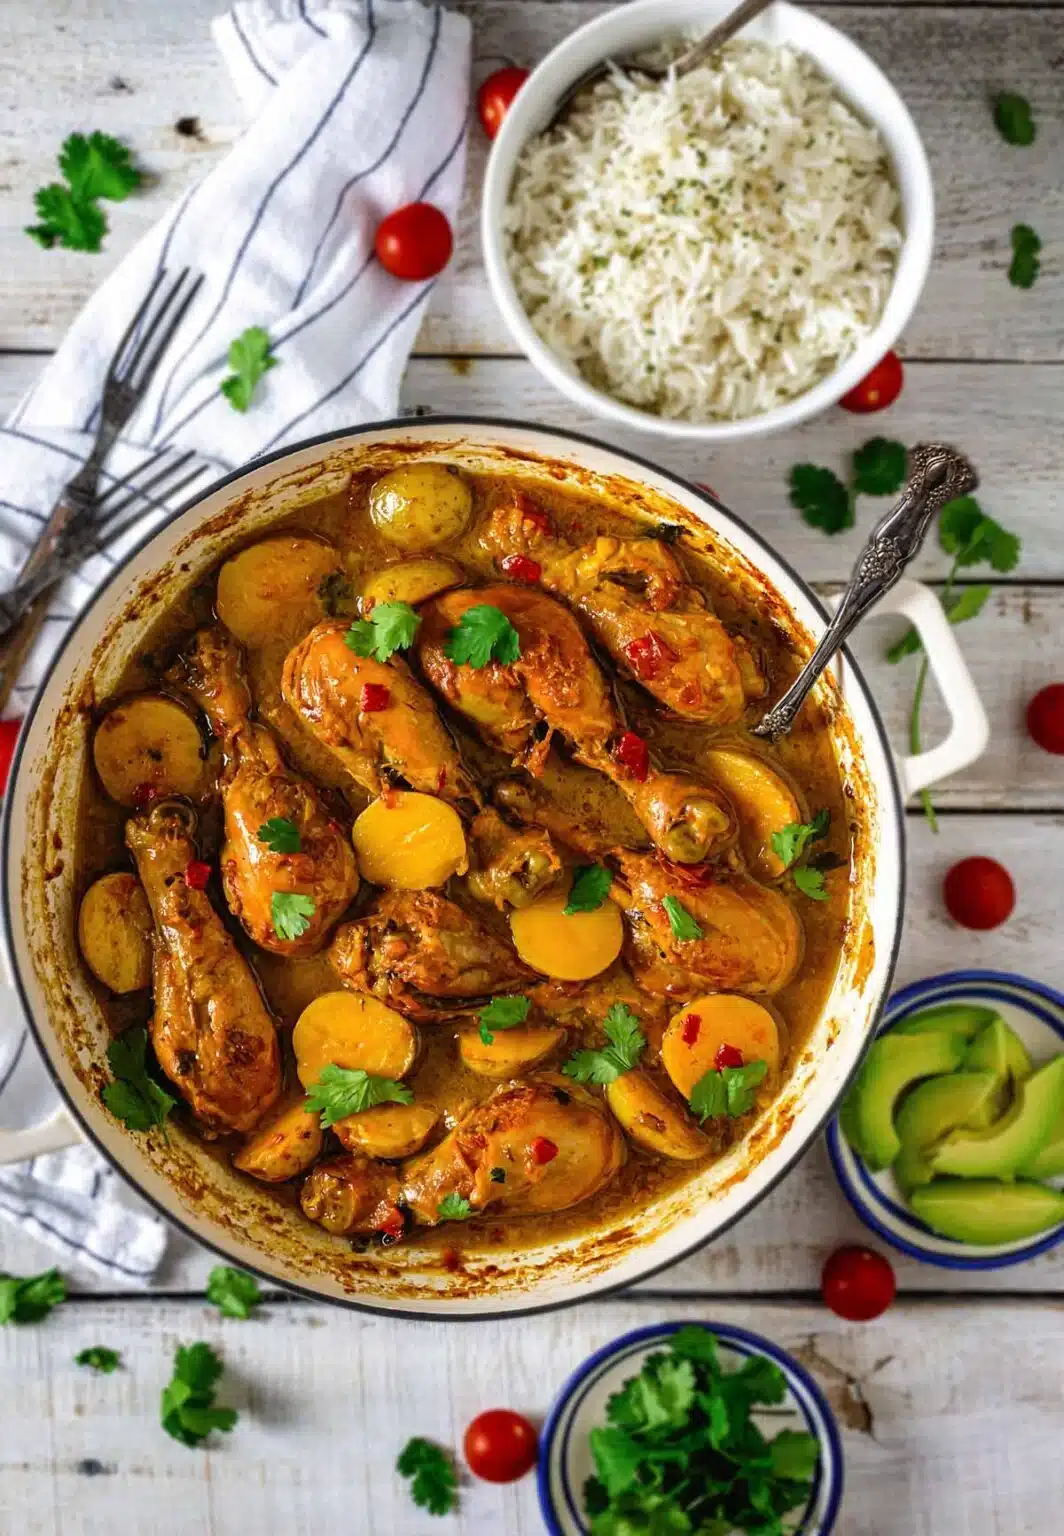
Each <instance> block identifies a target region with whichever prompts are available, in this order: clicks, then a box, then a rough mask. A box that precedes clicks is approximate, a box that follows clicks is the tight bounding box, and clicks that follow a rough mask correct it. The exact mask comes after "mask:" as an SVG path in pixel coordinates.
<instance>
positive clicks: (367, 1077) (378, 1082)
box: [304, 1062, 414, 1130]
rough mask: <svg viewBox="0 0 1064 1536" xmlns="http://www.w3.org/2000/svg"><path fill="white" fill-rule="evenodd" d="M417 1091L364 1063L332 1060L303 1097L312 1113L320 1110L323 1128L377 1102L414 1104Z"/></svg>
mask: <svg viewBox="0 0 1064 1536" xmlns="http://www.w3.org/2000/svg"><path fill="white" fill-rule="evenodd" d="M413 1102H414V1095H413V1094H412V1093H411V1091H410V1089H409V1088H407V1087H406V1085H405V1084H404V1083H397V1082H395V1080H394V1079H393V1078H390V1077H378V1076H377V1075H376V1073H373V1072H364V1071H363V1070H362V1068H361V1067H337V1066H334V1065H333V1064H332V1063H331V1062H330V1063H329V1065H328V1066H325V1067H322V1069H321V1072H320V1074H319V1076H318V1081H317V1082H316V1083H312V1084H311V1085H310V1087H309V1088H308V1089H307V1097H306V1099H305V1100H304V1103H305V1105H306V1108H307V1109H308V1110H309V1111H310V1112H311V1113H312V1114H313V1113H317V1112H319V1111H320V1113H321V1126H322V1130H328V1128H329V1126H330V1125H335V1124H336V1122H337V1121H338V1120H346V1118H347V1116H348V1115H360V1114H361V1113H362V1111H363V1110H364V1109H372V1108H373V1106H374V1105H375V1104H412V1103H413Z"/></svg>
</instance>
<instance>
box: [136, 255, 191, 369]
mask: <svg viewBox="0 0 1064 1536" xmlns="http://www.w3.org/2000/svg"><path fill="white" fill-rule="evenodd" d="M190 276H191V272H190V270H189V268H188V267H185V268H184V269H183V270H182V271H181V272H180V273H179V274H178V278H177V281H176V282H175V283H174V285H173V287H172V288H171V289H170V292H169V293H168V294H167V295H166V297H165V299H164V300H163V302H162V303H161V304H160V306H159V308H158V309H157V310H156V312H155V314H154V316H153V317H152V321H151V324H150V325H149V326H147V327H146V329H145V331H144V334H143V336H141V338H140V341H139V343H138V345H137V347H136V350H135V351H134V353H133V356H132V357H131V358H130V360H129V363H128V366H127V367H126V368H125V369H124V370H123V374H122V377H123V381H124V382H125V383H126V384H127V385H128V386H129V387H130V388H131V389H135V390H136V391H137V393H138V394H142V393H143V391H144V390H145V389H147V387H148V385H149V383H150V382H151V378H152V375H153V374H154V372H155V370H156V368H158V366H159V364H160V362H161V361H162V358H163V354H164V353H165V351H166V349H167V347H168V346H169V345H170V343H171V341H172V340H173V338H174V333H175V332H176V330H177V328H178V326H179V325H180V324H181V322H182V320H183V319H184V318H185V315H186V313H187V311H188V307H189V305H190V304H191V303H192V300H193V299H194V298H195V297H196V294H197V293H198V292H199V290H200V285H201V283H202V282H203V274H202V272H200V273H197V275H196V277H195V278H194V279H193V282H192V286H191V287H190V288H189V289H188V291H187V292H186V293H185V294H184V295H182V296H181V300H180V303H179V304H178V306H177V309H176V311H175V312H174V314H173V316H172V317H170V319H169V321H168V324H167V326H166V329H165V330H164V331H163V334H162V337H161V338H160V340H159V342H158V345H157V346H156V348H155V350H154V352H153V353H152V354H151V356H150V357H148V358H146V359H145V353H146V352H147V349H148V347H149V346H150V345H151V343H152V342H153V341H154V340H155V338H156V336H157V335H158V333H159V329H160V327H161V326H162V324H163V321H164V320H166V319H167V311H168V310H169V309H170V306H171V305H172V304H173V302H174V300H175V299H177V298H178V296H179V295H180V294H181V290H182V288H183V287H184V285H185V279H186V278H187V277H190ZM142 362H143V367H141V364H142ZM134 374H136V375H137V377H136V378H134V377H133V375H134Z"/></svg>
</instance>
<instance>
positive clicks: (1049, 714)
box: [1027, 683, 1064, 756]
mask: <svg viewBox="0 0 1064 1536" xmlns="http://www.w3.org/2000/svg"><path fill="white" fill-rule="evenodd" d="M1027 729H1028V730H1029V731H1030V733H1031V740H1032V741H1035V742H1037V744H1038V745H1039V746H1040V747H1041V748H1042V751H1043V752H1053V753H1054V754H1056V755H1057V756H1060V755H1062V754H1064V683H1050V685H1049V687H1048V688H1043V689H1042V690H1041V691H1040V692H1039V693H1036V694H1035V696H1034V698H1033V699H1032V700H1031V702H1030V703H1029V704H1028V706H1027Z"/></svg>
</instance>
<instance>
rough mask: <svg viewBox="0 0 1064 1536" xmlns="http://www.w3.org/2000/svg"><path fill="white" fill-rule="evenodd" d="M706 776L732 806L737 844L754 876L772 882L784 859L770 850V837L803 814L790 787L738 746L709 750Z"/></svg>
mask: <svg viewBox="0 0 1064 1536" xmlns="http://www.w3.org/2000/svg"><path fill="white" fill-rule="evenodd" d="M705 764H706V768H707V770H708V772H709V777H710V778H711V779H712V780H713V782H714V783H715V784H717V785H718V786H719V787H720V788H721V789H722V790H723V791H724V793H725V794H726V795H727V796H728V799H729V800H730V801H731V802H732V805H733V806H734V807H735V814H736V816H737V817H738V820H739V841H740V843H741V845H742V850H743V854H744V856H745V858H746V862H747V864H749V866H750V869H751V871H752V872H753V873H754V874H755V875H760V876H761V878H762V879H769V880H774V879H775V878H776V877H777V875H781V874H782V873H783V867H784V866H783V860H782V859H781V858H780V857H779V855H778V854H777V853H775V852H774V851H773V847H772V834H773V832H779V831H780V830H781V829H782V828H783V827H788V826H790V825H791V824H792V823H793V822H796V821H801V820H802V819H803V818H802V811H801V807H800V806H799V804H798V800H797V797H796V796H795V794H794V792H793V791H792V790H791V788H790V786H789V785H788V784H787V783H785V781H784V780H783V779H782V778H781V777H780V775H779V774H778V773H776V771H775V770H774V769H773V768H771V767H770V766H769V765H768V763H766V762H765V761H764V759H763V758H760V757H757V756H756V755H755V754H754V753H753V752H744V751H742V750H741V749H740V748H738V747H711V748H710V749H709V751H708V752H707V753H706V754H705Z"/></svg>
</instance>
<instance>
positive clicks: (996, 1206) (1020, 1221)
mask: <svg viewBox="0 0 1064 1536" xmlns="http://www.w3.org/2000/svg"><path fill="white" fill-rule="evenodd" d="M909 1203H910V1205H911V1206H912V1209H913V1211H914V1212H915V1214H916V1215H917V1216H919V1218H920V1220H921V1221H922V1222H923V1223H924V1225H925V1226H928V1227H930V1228H931V1230H932V1232H937V1233H938V1234H939V1235H940V1236H941V1237H951V1238H953V1239H955V1241H957V1242H959V1243H987V1244H990V1243H995V1244H996V1243H1015V1242H1019V1241H1020V1240H1021V1239H1022V1238H1025V1237H1036V1236H1037V1235H1038V1233H1039V1232H1047V1231H1049V1229H1050V1228H1051V1227H1055V1226H1057V1225H1059V1223H1060V1222H1062V1221H1064V1193H1062V1192H1061V1191H1060V1190H1059V1189H1050V1188H1049V1187H1048V1186H1047V1185H1045V1184H1032V1183H1028V1182H1027V1181H1026V1180H1017V1181H1016V1182H1015V1183H1009V1184H1006V1183H1004V1182H1003V1181H1002V1180H1000V1179H936V1180H935V1181H934V1183H933V1184H925V1185H923V1186H922V1188H920V1189H914V1190H913V1192H912V1195H911V1197H910V1200H909Z"/></svg>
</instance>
